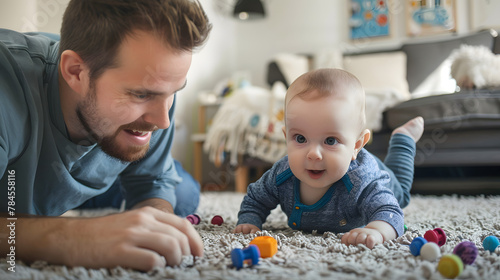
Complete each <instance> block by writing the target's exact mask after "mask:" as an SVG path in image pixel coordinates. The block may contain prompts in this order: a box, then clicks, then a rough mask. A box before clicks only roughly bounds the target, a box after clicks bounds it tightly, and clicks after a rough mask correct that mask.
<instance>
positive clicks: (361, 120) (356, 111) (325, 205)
mask: <svg viewBox="0 0 500 280" xmlns="http://www.w3.org/2000/svg"><path fill="white" fill-rule="evenodd" d="M364 111H365V93H364V90H363V87H362V85H361V83H360V82H359V80H358V79H357V78H356V77H355V76H354V75H352V74H350V73H348V72H346V71H343V70H339V69H319V70H315V71H311V72H308V73H305V74H303V75H302V76H300V77H299V78H297V79H296V80H295V81H294V82H293V83H292V85H291V86H290V88H289V89H288V91H287V94H286V98H285V127H284V129H283V133H284V135H285V138H286V143H287V152H288V155H287V156H285V157H284V158H282V159H280V160H279V161H278V162H276V163H275V164H274V165H273V167H272V168H271V169H270V170H268V171H267V172H266V173H265V174H264V175H263V176H262V177H261V178H260V179H259V180H257V181H256V182H255V183H252V184H250V185H249V186H248V192H247V195H246V196H245V197H244V199H243V201H242V203H241V208H240V211H239V213H238V225H237V227H236V228H235V230H234V232H235V233H255V232H257V231H259V230H260V229H261V228H262V224H263V223H264V221H265V220H266V218H267V216H268V215H269V213H270V211H271V210H272V209H274V208H276V206H277V205H280V206H281V209H282V210H283V211H284V212H285V213H286V215H287V216H288V225H289V226H290V227H291V228H292V229H297V230H304V231H308V232H310V231H313V230H314V231H317V232H325V231H330V232H335V233H341V232H346V233H345V234H344V235H343V236H342V243H344V244H347V245H349V244H352V245H357V244H365V245H366V246H367V247H369V248H373V247H374V246H375V245H377V244H381V243H383V242H385V241H387V240H391V239H394V238H396V237H398V236H400V235H401V234H403V226H404V224H403V212H402V210H401V207H405V206H406V205H407V204H408V203H409V199H410V188H411V184H412V181H413V170H414V168H413V164H414V157H415V150H416V144H415V143H416V142H417V141H418V140H419V139H420V137H421V135H422V133H423V127H424V123H423V119H422V118H421V117H417V118H414V119H412V120H410V121H409V122H407V123H406V124H404V125H402V126H401V127H398V128H397V129H395V130H394V132H393V133H392V137H391V140H390V144H389V150H388V155H387V157H386V159H385V161H384V163H382V162H381V161H380V160H378V159H377V158H376V157H374V156H373V155H371V154H370V153H369V152H368V151H366V150H365V149H364V148H363V147H364V146H365V144H366V143H367V142H368V140H369V139H370V131H369V130H368V129H366V128H365V113H364Z"/></svg>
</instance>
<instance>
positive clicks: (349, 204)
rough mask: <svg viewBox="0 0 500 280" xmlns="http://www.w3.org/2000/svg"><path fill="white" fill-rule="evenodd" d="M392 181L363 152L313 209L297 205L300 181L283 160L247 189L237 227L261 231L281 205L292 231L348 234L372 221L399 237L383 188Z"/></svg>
mask: <svg viewBox="0 0 500 280" xmlns="http://www.w3.org/2000/svg"><path fill="white" fill-rule="evenodd" d="M389 180H390V177H389V175H388V173H387V172H386V171H383V170H380V168H379V167H378V163H377V161H376V160H375V158H374V157H373V156H372V155H371V154H370V153H369V152H368V151H366V150H365V149H362V150H361V151H360V152H359V154H358V156H357V159H356V160H354V161H352V162H351V164H350V166H349V169H348V170H347V173H346V174H345V175H344V177H342V179H341V180H339V181H337V182H335V183H334V184H333V185H332V186H331V187H330V189H329V190H328V191H327V192H326V194H325V195H324V196H323V197H322V198H321V199H320V200H319V201H318V202H316V203H315V204H313V205H305V204H303V203H301V201H300V191H299V190H300V188H299V187H300V181H299V180H298V179H297V177H295V176H294V175H293V173H292V171H291V169H290V165H289V163H288V156H285V157H284V158H282V159H281V160H279V161H278V162H276V163H275V164H274V165H273V167H272V168H271V169H270V170H268V171H267V172H266V173H265V174H264V175H263V176H262V177H261V178H260V179H259V180H257V181H256V182H255V183H252V184H250V185H249V186H248V193H247V195H246V196H245V197H244V199H243V201H242V203H241V208H240V211H239V213H238V224H253V225H255V226H257V227H259V228H261V229H262V224H263V223H264V222H265V220H266V218H267V216H268V215H269V214H270V212H271V210H272V209H274V208H276V206H278V205H280V206H281V209H282V210H283V211H284V212H285V213H286V215H287V216H288V225H289V226H290V227H291V228H292V229H297V230H304V231H307V232H311V231H313V230H315V231H317V232H320V233H321V232H325V231H330V232H335V233H341V232H348V231H350V230H351V229H354V228H358V227H363V226H365V225H367V224H368V223H370V222H372V221H377V220H379V221H385V222H387V223H389V224H390V225H391V226H392V227H393V228H394V229H395V230H396V232H397V235H398V236H400V235H401V234H403V227H404V224H403V223H404V220H403V211H402V210H401V208H400V207H399V204H398V201H397V200H396V198H395V197H394V195H393V193H392V191H391V190H389V189H388V188H387V187H386V186H387V185H388V184H389Z"/></svg>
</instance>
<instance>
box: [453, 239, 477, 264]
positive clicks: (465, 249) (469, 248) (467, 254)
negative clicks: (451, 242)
mask: <svg viewBox="0 0 500 280" xmlns="http://www.w3.org/2000/svg"><path fill="white" fill-rule="evenodd" d="M477 252H478V251H477V247H476V245H475V244H474V243H473V242H470V241H464V242H461V243H460V244H458V245H457V246H456V247H455V249H453V254H455V255H457V256H459V257H460V259H461V260H462V262H463V263H464V264H473V263H474V261H475V260H476V257H477Z"/></svg>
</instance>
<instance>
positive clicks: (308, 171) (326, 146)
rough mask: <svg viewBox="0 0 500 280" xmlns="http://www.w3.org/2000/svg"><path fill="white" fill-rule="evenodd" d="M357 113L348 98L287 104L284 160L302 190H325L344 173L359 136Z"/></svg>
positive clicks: (329, 97) (301, 100) (295, 101)
mask: <svg viewBox="0 0 500 280" xmlns="http://www.w3.org/2000/svg"><path fill="white" fill-rule="evenodd" d="M358 110H361V108H357V106H356V105H355V102H354V101H353V100H352V98H351V99H349V98H343V97H335V96H324V97H317V98H315V99H310V100H303V99H302V98H300V97H298V96H296V97H295V98H293V99H292V100H291V101H290V102H289V103H288V105H287V108H286V116H285V118H286V128H285V136H286V143H287V151H288V159H289V162H290V168H291V170H292V172H293V174H294V175H295V176H297V178H299V180H300V181H301V182H302V186H306V187H312V188H328V187H330V186H331V185H332V184H333V183H334V182H337V181H338V180H340V179H341V178H342V176H344V174H345V173H346V172H347V169H348V167H349V164H350V162H351V160H353V159H355V156H356V152H355V150H354V149H355V144H356V141H357V140H358V138H359V136H360V126H359V121H358V119H359V111H358Z"/></svg>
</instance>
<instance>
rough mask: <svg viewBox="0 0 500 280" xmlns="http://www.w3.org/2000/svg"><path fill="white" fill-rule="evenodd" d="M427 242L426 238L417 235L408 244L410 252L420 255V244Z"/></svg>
mask: <svg viewBox="0 0 500 280" xmlns="http://www.w3.org/2000/svg"><path fill="white" fill-rule="evenodd" d="M425 243H427V240H425V238H423V237H420V236H419V237H417V238H415V239H413V241H412V242H411V244H410V252H411V254H412V255H414V256H419V255H420V249H422V246H424V244H425Z"/></svg>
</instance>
